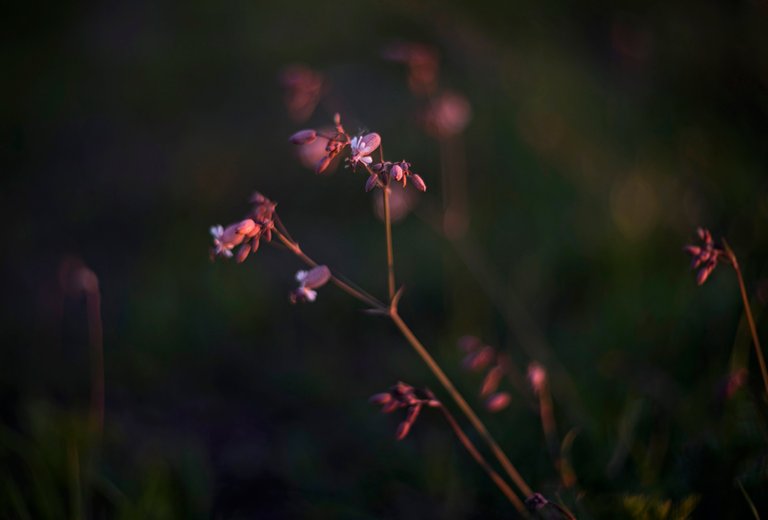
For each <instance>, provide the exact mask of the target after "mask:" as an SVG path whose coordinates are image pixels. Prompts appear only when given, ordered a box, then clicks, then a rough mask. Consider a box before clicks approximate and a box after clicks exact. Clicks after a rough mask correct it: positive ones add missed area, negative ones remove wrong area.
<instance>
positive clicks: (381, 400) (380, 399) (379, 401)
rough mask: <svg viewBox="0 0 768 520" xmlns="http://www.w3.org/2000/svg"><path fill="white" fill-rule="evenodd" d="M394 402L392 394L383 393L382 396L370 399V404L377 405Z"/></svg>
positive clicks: (378, 395) (377, 395)
mask: <svg viewBox="0 0 768 520" xmlns="http://www.w3.org/2000/svg"><path fill="white" fill-rule="evenodd" d="M390 401H392V394H390V393H389V392H382V393H380V394H376V395H372V396H371V397H369V398H368V402H369V403H371V404H376V405H380V406H382V405H385V404H387V403H389V402H390Z"/></svg>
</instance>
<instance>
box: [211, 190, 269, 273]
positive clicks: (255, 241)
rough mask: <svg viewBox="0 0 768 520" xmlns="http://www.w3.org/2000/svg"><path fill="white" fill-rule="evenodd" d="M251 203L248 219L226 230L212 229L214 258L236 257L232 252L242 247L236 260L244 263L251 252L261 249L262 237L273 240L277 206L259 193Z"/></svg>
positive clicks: (217, 227) (212, 252) (231, 225)
mask: <svg viewBox="0 0 768 520" xmlns="http://www.w3.org/2000/svg"><path fill="white" fill-rule="evenodd" d="M251 203H252V204H253V210H252V211H251V214H250V215H249V217H248V218H246V219H244V220H241V221H240V222H235V223H234V224H230V225H229V226H227V227H226V228H225V227H223V226H212V227H211V228H210V232H211V236H212V237H213V249H212V250H211V256H212V257H216V256H223V257H225V258H231V257H232V256H234V253H233V252H232V250H233V249H234V248H235V247H237V246H240V248H239V249H238V250H237V255H236V257H235V258H236V260H237V261H238V262H244V261H245V259H246V258H247V257H248V255H249V254H250V253H251V252H255V251H256V250H257V249H258V248H259V242H260V240H261V238H262V237H263V238H264V239H265V240H266V241H267V242H269V241H270V240H272V230H273V229H274V227H275V223H274V220H273V219H274V213H275V208H276V207H277V204H275V203H274V202H272V201H271V200H269V199H268V198H266V197H265V196H264V195H262V194H261V193H259V192H256V193H254V194H253V195H252V196H251Z"/></svg>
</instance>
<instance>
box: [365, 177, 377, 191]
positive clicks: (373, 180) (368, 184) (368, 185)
mask: <svg viewBox="0 0 768 520" xmlns="http://www.w3.org/2000/svg"><path fill="white" fill-rule="evenodd" d="M377 184H378V177H377V176H376V175H371V176H370V177H368V180H367V181H365V192H366V193H368V192H369V191H371V190H372V189H373V188H375V187H376V185H377Z"/></svg>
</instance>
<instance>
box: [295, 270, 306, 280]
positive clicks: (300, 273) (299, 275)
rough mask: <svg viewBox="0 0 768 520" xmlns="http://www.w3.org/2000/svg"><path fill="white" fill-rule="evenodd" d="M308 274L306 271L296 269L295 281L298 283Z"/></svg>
mask: <svg viewBox="0 0 768 520" xmlns="http://www.w3.org/2000/svg"><path fill="white" fill-rule="evenodd" d="M308 274H309V272H308V271H296V281H297V282H299V283H301V282H303V281H304V280H305V279H306V278H307V275H308Z"/></svg>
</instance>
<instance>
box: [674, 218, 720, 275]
mask: <svg viewBox="0 0 768 520" xmlns="http://www.w3.org/2000/svg"><path fill="white" fill-rule="evenodd" d="M696 233H697V234H698V236H699V239H700V240H701V241H702V242H703V243H704V244H703V245H701V246H696V245H687V246H685V248H684V250H685V251H686V252H687V253H688V254H690V255H691V256H692V257H693V260H692V262H691V269H699V272H698V273H697V274H696V283H697V284H698V285H702V284H703V283H704V282H706V281H707V278H709V275H710V274H712V271H713V270H714V269H715V267H716V266H717V262H718V260H725V258H726V257H725V251H724V250H723V249H722V248H720V247H718V246H717V245H715V241H714V240H713V239H712V234H711V233H710V232H709V230H708V229H705V228H701V227H700V228H698V229H697V230H696Z"/></svg>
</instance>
